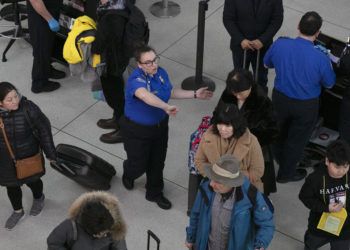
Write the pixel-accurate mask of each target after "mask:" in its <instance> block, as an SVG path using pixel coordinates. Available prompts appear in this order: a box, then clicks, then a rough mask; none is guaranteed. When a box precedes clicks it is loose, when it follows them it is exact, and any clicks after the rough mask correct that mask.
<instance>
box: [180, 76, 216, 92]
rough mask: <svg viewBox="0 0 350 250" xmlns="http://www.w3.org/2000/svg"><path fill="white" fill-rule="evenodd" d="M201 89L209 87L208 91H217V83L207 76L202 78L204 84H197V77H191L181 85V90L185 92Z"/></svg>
mask: <svg viewBox="0 0 350 250" xmlns="http://www.w3.org/2000/svg"><path fill="white" fill-rule="evenodd" d="M201 87H208V90H210V91H213V92H214V91H215V82H214V81H213V80H211V79H210V78H208V77H206V76H202V83H200V84H197V83H196V77H195V76H190V77H188V78H186V79H185V80H183V82H182V83H181V88H182V89H184V90H196V89H199V88H201Z"/></svg>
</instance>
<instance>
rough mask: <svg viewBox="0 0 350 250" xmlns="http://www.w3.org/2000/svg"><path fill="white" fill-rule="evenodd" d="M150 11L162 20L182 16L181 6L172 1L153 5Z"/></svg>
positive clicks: (164, 0)
mask: <svg viewBox="0 0 350 250" xmlns="http://www.w3.org/2000/svg"><path fill="white" fill-rule="evenodd" d="M149 11H150V12H151V13H152V14H153V15H154V16H156V17H160V18H168V17H175V16H177V15H178V14H180V5H178V4H177V3H174V2H172V1H168V0H163V1H161V2H156V3H154V4H152V5H151V7H150V8H149Z"/></svg>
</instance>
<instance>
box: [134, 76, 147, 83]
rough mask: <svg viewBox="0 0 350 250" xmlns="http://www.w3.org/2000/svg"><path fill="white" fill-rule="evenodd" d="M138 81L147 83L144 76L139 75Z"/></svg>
mask: <svg viewBox="0 0 350 250" xmlns="http://www.w3.org/2000/svg"><path fill="white" fill-rule="evenodd" d="M136 81H138V82H142V83H146V80H145V79H143V78H142V77H137V78H136Z"/></svg>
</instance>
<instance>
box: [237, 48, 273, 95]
mask: <svg viewBox="0 0 350 250" xmlns="http://www.w3.org/2000/svg"><path fill="white" fill-rule="evenodd" d="M265 53H266V48H263V49H261V50H260V59H259V71H258V80H257V83H258V84H259V85H261V86H262V87H263V88H264V89H266V85H267V74H268V69H267V68H265V67H264V60H263V59H264V55H265ZM243 55H244V50H243V49H242V47H241V46H237V47H234V48H233V49H232V58H233V66H234V68H235V69H239V68H247V69H248V68H249V66H250V65H252V68H253V71H254V72H255V70H256V57H257V51H252V50H248V51H247V59H246V65H243Z"/></svg>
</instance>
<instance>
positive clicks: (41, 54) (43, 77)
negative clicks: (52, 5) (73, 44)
mask: <svg viewBox="0 0 350 250" xmlns="http://www.w3.org/2000/svg"><path fill="white" fill-rule="evenodd" d="M27 9H28V28H29V34H30V43H31V45H32V47H33V57H34V59H33V67H32V87H33V88H34V89H40V88H41V87H43V86H44V85H45V84H47V82H48V79H49V76H50V66H51V54H52V51H53V45H54V42H55V33H54V32H52V31H51V30H50V28H49V25H48V23H47V21H46V20H45V19H44V18H42V17H41V16H40V15H39V14H38V13H37V12H36V11H35V10H34V9H33V7H32V6H31V4H30V2H29V1H27ZM50 13H51V14H52V15H53V16H54V18H56V19H57V20H58V16H59V12H57V11H56V13H55V12H52V11H51V12H50Z"/></svg>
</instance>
